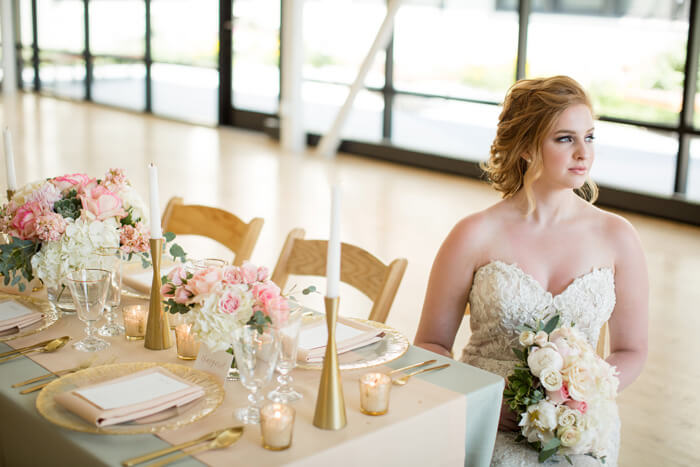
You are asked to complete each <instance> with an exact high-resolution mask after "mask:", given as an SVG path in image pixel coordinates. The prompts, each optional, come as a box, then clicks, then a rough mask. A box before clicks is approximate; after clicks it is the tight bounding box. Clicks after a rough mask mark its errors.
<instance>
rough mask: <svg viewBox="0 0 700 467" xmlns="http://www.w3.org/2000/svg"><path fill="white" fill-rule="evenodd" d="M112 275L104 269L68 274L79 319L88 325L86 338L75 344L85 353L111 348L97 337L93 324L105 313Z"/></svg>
mask: <svg viewBox="0 0 700 467" xmlns="http://www.w3.org/2000/svg"><path fill="white" fill-rule="evenodd" d="M110 279H111V273H110V272H109V271H106V270H104V269H79V270H77V271H73V272H71V273H70V274H68V276H67V278H66V282H67V283H68V287H69V288H70V291H71V295H72V296H73V301H74V302H75V308H76V311H77V314H78V318H79V319H80V320H81V321H82V322H84V323H85V324H86V327H85V334H86V337H85V338H83V339H82V340H79V341H78V342H76V343H74V344H73V347H75V348H76V349H78V350H80V351H83V352H96V351H98V350H104V349H106V348H107V347H109V342H107V341H105V340H102V339H100V338H99V337H96V336H95V333H94V329H93V324H94V323H95V321H97V320H98V319H100V317H101V316H102V313H103V312H104V306H105V299H106V298H107V292H108V289H109V283H110Z"/></svg>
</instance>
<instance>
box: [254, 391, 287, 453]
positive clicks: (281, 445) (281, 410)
mask: <svg viewBox="0 0 700 467" xmlns="http://www.w3.org/2000/svg"><path fill="white" fill-rule="evenodd" d="M294 415H295V411H294V409H293V408H292V407H290V406H288V405H286V404H279V403H274V404H267V405H266V406H264V407H263V408H262V409H260V431H261V433H262V444H263V447H264V448H265V449H269V450H270V451H282V450H284V449H287V448H289V447H290V446H291V445H292V432H293V431H294Z"/></svg>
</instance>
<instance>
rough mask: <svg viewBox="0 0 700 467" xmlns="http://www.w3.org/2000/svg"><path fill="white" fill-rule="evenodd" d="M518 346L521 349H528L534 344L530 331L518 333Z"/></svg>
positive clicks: (533, 335)
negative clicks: (521, 347)
mask: <svg viewBox="0 0 700 467" xmlns="http://www.w3.org/2000/svg"><path fill="white" fill-rule="evenodd" d="M518 340H519V341H520V345H522V346H523V347H530V346H531V345H532V344H534V343H535V333H534V332H532V331H523V332H521V333H520V338H519V339H518Z"/></svg>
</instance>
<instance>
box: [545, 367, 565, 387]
mask: <svg viewBox="0 0 700 467" xmlns="http://www.w3.org/2000/svg"><path fill="white" fill-rule="evenodd" d="M563 382H564V379H563V378H562V376H561V373H560V372H559V370H555V369H554V368H545V369H544V370H542V371H541V372H540V383H542V386H544V388H545V389H546V390H548V391H558V390H559V388H561V384H562V383H563Z"/></svg>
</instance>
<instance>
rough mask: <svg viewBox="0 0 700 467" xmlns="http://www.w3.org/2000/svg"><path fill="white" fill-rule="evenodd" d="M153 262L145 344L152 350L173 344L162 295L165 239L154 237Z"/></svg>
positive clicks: (151, 243)
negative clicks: (161, 273) (162, 256)
mask: <svg viewBox="0 0 700 467" xmlns="http://www.w3.org/2000/svg"><path fill="white" fill-rule="evenodd" d="M148 242H149V244H150V246H151V262H152V263H153V282H152V283H151V300H150V303H149V305H148V321H147V323H146V336H145V338H144V340H143V346H144V347H146V348H147V349H151V350H164V349H169V348H170V347H171V346H172V345H173V342H172V339H171V338H170V325H169V324H168V315H167V314H166V313H165V312H164V311H163V303H162V298H161V296H160V287H161V282H160V259H161V252H162V251H163V250H162V248H163V239H162V238H152V239H150V240H149V241H148Z"/></svg>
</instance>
